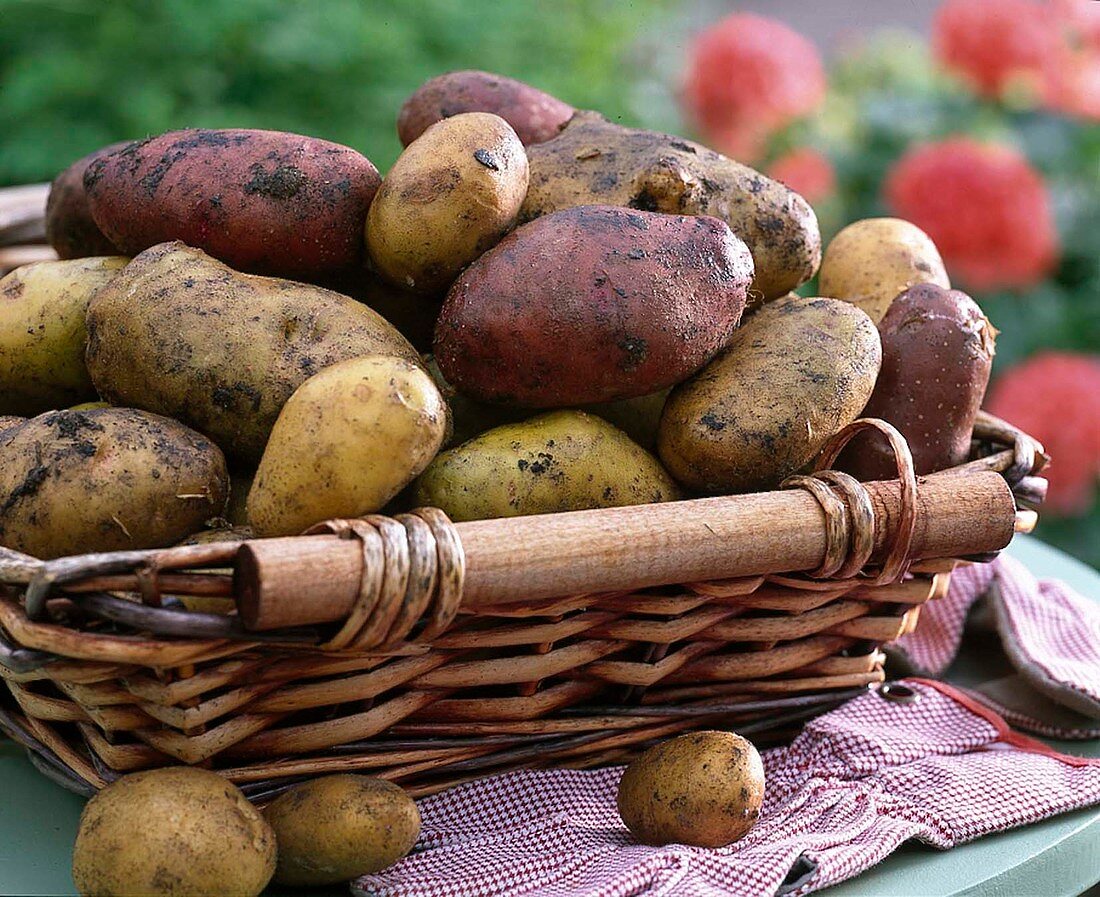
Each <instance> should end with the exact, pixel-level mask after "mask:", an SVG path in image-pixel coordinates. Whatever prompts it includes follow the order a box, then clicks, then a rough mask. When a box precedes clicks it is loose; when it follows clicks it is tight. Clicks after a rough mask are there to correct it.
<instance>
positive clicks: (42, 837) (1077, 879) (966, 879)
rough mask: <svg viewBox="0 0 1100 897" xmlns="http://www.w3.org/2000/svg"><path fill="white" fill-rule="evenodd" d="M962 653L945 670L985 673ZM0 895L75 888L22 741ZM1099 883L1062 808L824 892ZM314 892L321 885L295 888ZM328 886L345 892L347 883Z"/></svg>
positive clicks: (1067, 569)
mask: <svg viewBox="0 0 1100 897" xmlns="http://www.w3.org/2000/svg"><path fill="white" fill-rule="evenodd" d="M1010 553H1011V554H1013V555H1014V556H1015V557H1017V558H1019V559H1020V560H1022V561H1023V562H1024V563H1025V564H1027V565H1028V566H1029V567H1030V568H1031V570H1032V571H1033V572H1034V573H1035V574H1036V575H1038V576H1039V577H1041V578H1050V577H1057V578H1060V579H1064V580H1066V581H1067V582H1069V583H1070V584H1072V585H1073V586H1075V587H1076V588H1078V589H1079V590H1080V591H1081V592H1082V593H1083V594H1085V595H1088V596H1090V597H1092V598H1094V599H1096V600H1097V601H1100V575H1098V574H1097V573H1096V572H1095V571H1093V570H1091V569H1089V568H1088V567H1086V566H1084V565H1082V564H1080V563H1078V562H1076V561H1074V560H1072V559H1071V558H1069V557H1067V556H1066V555H1064V554H1061V553H1060V552H1058V551H1055V550H1054V549H1051V548H1048V547H1047V546H1045V545H1043V544H1042V543H1041V542H1038V541H1036V540H1034V539H1029V538H1025V537H1019V538H1017V539H1016V541H1015V542H1013V545H1012V547H1011V549H1010ZM987 673H988V671H983V669H982V663H981V661H979V660H977V659H975V658H967V659H966V660H964V661H961V662H960V663H958V664H956V665H955V666H954V667H953V668H952V669H951V671H950V672H949V675H948V678H951V679H953V680H954V681H957V682H962V683H967V682H974V681H978V680H980V679H984V678H989V676H988V674H987ZM1050 743H1051V744H1053V745H1054V746H1055V747H1056V748H1057V749H1058V750H1060V751H1064V752H1066V753H1069V754H1079V755H1085V756H1090V757H1100V741H1093V742H1085V743H1082V742H1058V741H1052V742H1050ZM0 787H2V794H3V798H2V801H3V803H2V807H3V809H2V810H0V894H26V895H62V894H72V893H74V891H73V884H72V879H71V878H70V877H69V858H70V850H71V847H72V843H73V839H74V838H75V837H76V827H77V820H78V818H79V816H80V809H81V807H82V806H83V803H84V802H83V800H82V799H81V798H79V797H76V796H75V795H72V794H70V793H69V792H67V791H64V790H63V789H62V788H60V787H59V786H57V785H54V784H53V783H52V782H50V781H49V780H48V779H46V778H45V777H44V776H42V775H41V774H40V773H38V772H37V771H36V770H35V769H34V768H33V767H32V766H31V765H30V763H29V762H28V761H27V759H26V757H25V755H24V753H23V751H22V749H21V748H18V747H16V746H15V745H14V744H13V743H11V742H8V741H0ZM1097 881H1100V808H1095V809H1090V810H1079V811H1076V812H1074V813H1066V814H1064V815H1062V816H1058V817H1055V818H1054V819H1050V820H1047V821H1046V822H1042V823H1039V824H1037V825H1032V826H1028V827H1026V828H1021V829H1015V830H1013V831H1010V832H1004V833H1002V834H999V835H991V836H989V837H987V838H982V839H981V840H979V841H975V842H973V843H971V844H965V845H963V846H962V847H957V848H955V849H954V850H949V851H937V850H933V849H931V848H927V847H922V846H920V845H916V844H914V845H912V846H910V845H906V846H904V847H903V848H902V849H901V850H899V851H897V852H896V853H894V854H893V855H892V856H891V857H889V858H888V859H887V860H885V861H884V862H883V863H881V864H880V865H879V866H877V867H875V868H874V869H871V870H870V871H868V872H866V873H864V874H863V875H861V876H859V877H858V878H855V879H852V880H850V881H848V882H845V883H844V884H841V885H837V886H836V887H834V888H830V889H828V890H827V891H826V892H824V893H827V894H828V895H829V897H856V895H860V897H870V895H876V897H882V895H905V897H911V895H912V897H932V895H936V897H941V895H942V897H947V895H952V897H963V895H967V897H969V895H979V894H981V895H988V897H1009V895H1031V894H1035V895H1039V894H1041V895H1043V897H1059V895H1076V894H1080V893H1082V892H1083V891H1085V890H1086V889H1088V888H1089V887H1090V886H1091V885H1093V884H1095V883H1096V882H1097ZM297 893H299V894H301V893H311V894H315V895H316V894H320V893H326V892H318V891H312V892H301V891H300V892H297ZM327 893H331V894H341V895H344V894H347V890H346V889H343V888H338V889H330V890H329V891H327Z"/></svg>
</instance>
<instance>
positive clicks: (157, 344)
mask: <svg viewBox="0 0 1100 897" xmlns="http://www.w3.org/2000/svg"><path fill="white" fill-rule="evenodd" d="M87 326H88V352H87V363H88V370H89V372H90V373H91V375H92V381H93V382H94V383H95V385H96V388H97V389H98V390H99V393H100V395H102V396H103V397H104V398H106V399H107V400H109V401H110V402H111V403H112V404H115V405H133V406H134V407H139V408H145V409H147V410H149V411H156V412H157V413H159V414H166V415H168V416H170V417H174V418H176V419H177V420H180V421H183V422H184V423H186V424H187V425H188V426H192V427H194V428H195V429H196V430H198V431H199V432H201V433H205V434H206V435H207V436H209V437H210V438H211V439H213V440H214V441H215V442H216V443H218V445H220V446H221V447H222V448H223V450H224V451H225V452H226V454H227V455H229V456H230V457H231V458H232V459H234V460H237V461H241V462H244V463H248V462H255V461H257V460H258V459H259V457H260V455H261V454H263V449H264V445H265V444H266V443H267V437H268V434H269V433H270V432H271V428H272V427H273V426H274V424H275V418H276V417H278V415H279V411H280V409H281V408H282V407H283V404H284V403H285V402H286V400H287V399H288V398H290V395H291V393H292V392H294V390H295V389H297V388H298V386H300V385H301V384H302V383H304V382H305V381H306V380H307V379H309V377H310V376H312V375H313V374H315V373H316V372H317V371H319V370H321V369H322V368H325V367H327V366H328V365H330V364H334V363H336V362H338V361H344V360H346V359H348V358H358V357H360V356H364V355H389V356H396V357H401V358H408V359H412V360H414V361H417V362H418V361H419V356H418V355H417V353H416V350H415V349H414V348H413V347H412V346H410V345H409V343H408V341H407V340H406V339H405V338H404V337H402V336H401V334H399V333H398V332H397V331H396V330H394V328H393V327H392V326H390V324H389V323H388V322H386V321H385V320H384V319H383V318H382V317H381V316H379V315H378V314H377V313H375V312H373V311H371V309H369V308H367V307H366V306H365V305H363V304H362V303H359V302H356V301H355V300H354V299H350V298H348V297H347V296H342V295H340V294H339V293H334V292H332V291H330V290H325V289H321V288H320V287H315V286H309V285H307V284H301V283H295V282H294V281H289V280H279V279H275V278H269V277H259V276H256V275H247V274H240V273H238V272H236V271H234V270H232V269H231V268H229V267H227V266H226V265H223V264H222V263H221V262H218V261H216V260H214V259H212V258H210V257H209V256H207V255H206V254H205V253H203V252H202V251H200V250H198V249H191V248H189V247H187V246H184V245H183V244H182V243H162V244H161V245H159V246H154V247H153V248H152V249H148V250H146V251H145V252H143V253H141V255H139V256H137V257H136V258H135V259H134V260H133V261H132V262H131V263H130V264H129V265H128V266H127V267H126V270H125V271H124V272H123V273H122V274H121V275H120V276H119V277H117V278H116V279H115V280H114V281H113V282H112V283H111V284H110V285H109V286H108V287H107V288H105V289H103V290H100V291H99V293H98V294H97V295H96V297H95V299H94V301H93V302H92V303H91V304H90V305H89V307H88V317H87Z"/></svg>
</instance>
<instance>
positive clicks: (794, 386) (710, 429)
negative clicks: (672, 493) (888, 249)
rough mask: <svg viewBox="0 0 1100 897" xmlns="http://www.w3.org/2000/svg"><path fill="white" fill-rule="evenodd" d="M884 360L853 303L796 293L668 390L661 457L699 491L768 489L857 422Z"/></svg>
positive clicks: (755, 316)
mask: <svg viewBox="0 0 1100 897" xmlns="http://www.w3.org/2000/svg"><path fill="white" fill-rule="evenodd" d="M881 360H882V348H881V346H880V344H879V336H878V331H877V330H875V325H874V324H872V323H871V319H870V318H868V317H867V315H866V314H864V313H863V312H862V311H860V310H859V309H858V308H856V307H855V306H854V305H850V304H848V303H847V302H842V301H841V300H839V299H802V298H797V297H796V298H793V299H785V300H783V301H781V302H776V303H772V304H770V305H765V306H764V307H763V308H761V309H760V310H759V311H758V312H756V313H755V314H753V315H752V316H751V317H750V318H749V319H748V320H747V321H746V322H745V325H744V326H743V327H742V328H741V329H740V330H738V331H737V333H736V334H734V338H733V341H732V342H731V343H730V345H729V348H728V349H727V350H726V351H725V352H724V353H722V355H720V356H719V357H718V358H716V359H715V360H714V361H712V362H711V363H710V364H709V365H707V366H706V367H705V368H703V370H702V371H700V372H699V373H698V374H696V376H695V377H693V378H692V379H691V380H688V381H687V382H686V383H683V384H681V385H680V386H678V387H676V388H675V389H674V390H673V391H672V394H671V395H670V396H669V398H668V402H667V403H666V404H665V409H664V413H663V414H662V416H661V426H660V430H659V432H658V434H657V449H658V453H659V454H660V457H661V460H662V461H663V462H664V464H665V467H667V468H668V470H669V472H670V473H671V474H672V475H673V476H674V477H675V478H676V479H677V480H678V481H679V482H680V483H681V484H682V485H684V486H687V487H689V488H692V489H697V490H699V491H701V492H710V493H732V492H753V491H759V490H767V489H774V488H775V487H776V486H777V485H778V484H779V482H780V481H781V480H783V479H784V478H785V477H787V476H789V475H791V474H793V473H795V472H796V471H798V470H800V469H801V468H802V467H804V466H805V465H806V464H807V463H808V462H809V461H810V460H811V459H812V458H813V457H814V456H815V455H816V454H817V453H818V451H820V449H821V447H822V446H823V445H824V444H825V443H826V442H827V441H828V440H829V439H830V438H831V437H832V436H833V435H834V434H836V433H837V432H838V431H839V430H841V429H843V428H844V427H845V426H847V425H848V424H850V423H851V422H852V421H853V420H855V419H856V418H857V417H858V416H859V413H860V411H862V410H863V406H864V405H865V404H867V399H868V398H869V397H870V395H871V390H872V389H873V388H874V385H875V377H876V376H877V375H878V371H879V365H880V363H881Z"/></svg>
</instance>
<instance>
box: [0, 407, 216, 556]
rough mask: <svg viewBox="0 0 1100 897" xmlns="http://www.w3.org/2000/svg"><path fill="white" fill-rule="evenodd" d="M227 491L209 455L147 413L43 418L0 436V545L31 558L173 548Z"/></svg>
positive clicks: (184, 431) (200, 443)
mask: <svg viewBox="0 0 1100 897" xmlns="http://www.w3.org/2000/svg"><path fill="white" fill-rule="evenodd" d="M228 490H229V477H228V475H227V473H226V469H225V459H224V458H223V457H222V453H221V452H220V451H218V448H217V446H215V445H214V444H213V443H212V442H210V440H208V439H206V437H204V436H200V435H199V434H198V433H196V432H194V431H193V430H189V429H188V428H187V427H185V426H183V424H180V423H177V422H176V421H174V420H169V419H168V418H165V417H161V416H159V415H157V414H149V413H148V412H145V411H137V410H135V409H133V408H103V409H100V410H97V411H50V412H47V413H46V414H42V415H39V416H38V417H35V418H32V419H31V420H28V421H25V422H24V423H22V424H18V425H16V426H14V427H9V428H7V429H4V430H0V545H6V546H7V547H8V548H14V549H15V550H16V551H22V552H25V553H26V554H31V555H34V556H35V557H39V558H54V557H60V556H62V555H67V554H83V553H86V552H95V551H120V550H123V549H129V548H157V547H160V546H163V545H174V544H175V543H177V542H179V540H180V539H182V538H183V537H184V536H187V535H189V534H191V533H193V532H197V531H198V530H200V529H202V528H203V523H204V522H205V521H206V520H208V519H209V518H211V517H217V516H218V515H220V514H221V512H222V509H223V508H224V507H225V499H226V496H227V494H228Z"/></svg>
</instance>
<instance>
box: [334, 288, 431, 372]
mask: <svg viewBox="0 0 1100 897" xmlns="http://www.w3.org/2000/svg"><path fill="white" fill-rule="evenodd" d="M328 286H329V288H330V289H334V290H336V292H338V293H343V294H344V295H346V296H351V298H352V299H355V300H357V301H359V302H362V303H363V304H364V305H367V306H369V307H370V308H372V309H374V310H375V311H376V312H378V314H380V315H381V316H382V317H383V318H385V319H386V320H387V321H389V322H390V324H392V325H393V326H394V327H395V328H396V330H397V332H398V333H400V334H401V335H402V336H403V337H405V339H407V340H408V341H409V342H410V343H411V344H412V345H413V346H414V347H415V349H416V351H417V352H431V351H432V334H433V333H434V332H435V321H436V318H438V317H439V309H440V308H441V307H442V305H443V297H442V296H421V295H418V294H417V293H413V292H411V291H410V290H406V289H402V288H401V287H397V286H394V285H393V284H392V283H388V282H387V281H385V280H383V279H382V278H381V277H379V276H378V275H377V274H375V273H374V272H373V271H360V272H357V273H356V274H355V275H354V277H348V278H344V279H342V280H337V281H333V282H331V283H330V284H328Z"/></svg>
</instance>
